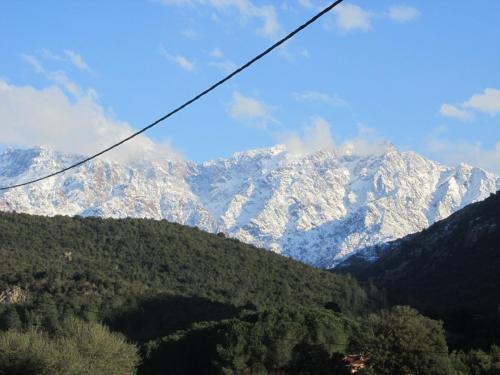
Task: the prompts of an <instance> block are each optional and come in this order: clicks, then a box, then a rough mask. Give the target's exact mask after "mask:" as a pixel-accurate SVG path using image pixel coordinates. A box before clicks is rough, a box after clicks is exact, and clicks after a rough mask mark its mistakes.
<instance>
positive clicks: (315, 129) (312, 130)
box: [282, 116, 335, 154]
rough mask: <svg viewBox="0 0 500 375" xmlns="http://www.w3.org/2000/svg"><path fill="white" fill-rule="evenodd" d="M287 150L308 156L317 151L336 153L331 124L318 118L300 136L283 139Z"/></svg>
mask: <svg viewBox="0 0 500 375" xmlns="http://www.w3.org/2000/svg"><path fill="white" fill-rule="evenodd" d="M282 141H283V143H284V144H285V146H286V148H287V150H288V151H289V152H291V153H292V154H308V153H313V152H317V151H334V150H335V142H334V140H333V137H332V134H331V131H330V124H329V123H328V122H327V121H326V120H325V119H324V118H322V117H319V116H318V117H316V118H314V119H313V120H312V123H311V124H309V125H307V126H306V127H305V129H304V131H303V134H302V135H301V136H300V135H298V134H297V133H292V134H289V135H287V136H285V137H284V138H283V139H282Z"/></svg>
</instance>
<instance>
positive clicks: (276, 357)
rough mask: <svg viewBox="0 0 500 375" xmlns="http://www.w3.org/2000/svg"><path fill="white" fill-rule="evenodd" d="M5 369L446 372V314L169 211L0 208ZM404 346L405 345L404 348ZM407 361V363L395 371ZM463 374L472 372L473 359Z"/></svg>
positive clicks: (463, 361)
mask: <svg viewBox="0 0 500 375" xmlns="http://www.w3.org/2000/svg"><path fill="white" fill-rule="evenodd" d="M0 256H1V259H2V262H0V373H2V374H3V373H5V374H11V375H18V374H19V375H35V374H47V375H59V374H65V375H81V374H88V373H92V374H96V375H101V374H102V375H108V374H133V373H136V372H137V373H139V374H141V375H142V374H144V375H151V374H153V375H154V374H162V375H165V374H167V375H168V374H172V375H174V374H175V375H189V374H193V373H203V374H214V375H216V374H238V375H240V374H262V375H266V374H268V375H271V374H286V375H292V374H293V375H295V374H296V375H299V374H300V375H306V374H310V375H312V374H314V375H321V374H325V375H326V374H332V373H335V374H344V373H349V370H348V369H347V367H346V364H345V361H344V359H343V358H344V355H346V354H350V353H351V354H352V353H354V355H355V354H356V353H366V354H368V356H369V357H370V358H371V359H370V366H371V368H369V369H368V370H366V371H365V373H366V374H384V375H394V374H399V373H401V374H403V373H408V372H411V373H415V374H429V373H433V374H436V375H441V374H442V375H451V374H455V375H456V374H457V373H456V372H453V371H452V370H453V369H452V367H453V368H456V367H457V366H458V367H460V368H466V369H468V368H472V367H471V366H473V364H474V363H475V361H476V357H477V356H481V358H487V359H488V361H489V362H488V364H487V365H484V366H483V368H484V371H482V372H477V374H480V375H483V374H489V373H487V372H485V371H490V369H491V368H493V367H494V366H497V364H498V363H497V362H499V361H497V360H496V359H495V358H496V357H495V356H496V353H497V349H494V350H493V349H492V351H491V353H485V352H477V355H476V354H475V353H476V352H474V353H472V354H469V353H458V354H456V355H454V356H448V348H447V344H446V341H445V335H444V331H443V328H442V326H441V324H440V323H439V322H436V321H433V320H431V319H428V318H426V317H423V316H421V315H420V314H419V313H418V312H417V311H416V310H413V309H410V308H408V307H394V308H392V309H390V310H382V311H380V308H381V307H384V306H385V303H384V294H383V293H382V292H380V291H379V290H378V289H377V288H375V287H374V286H370V284H367V285H361V284H359V283H358V282H357V281H356V280H355V279H354V278H352V277H350V276H345V275H337V274H333V273H331V272H326V271H323V270H318V269H315V268H312V267H309V266H306V265H304V264H302V263H299V262H296V261H293V260H291V259H288V258H285V257H282V256H280V255H277V254H274V253H272V252H268V251H265V250H262V249H257V248H255V247H253V246H249V245H246V244H243V243H241V242H239V241H237V240H233V239H227V238H224V236H222V235H220V236H219V235H211V234H208V233H205V232H202V231H200V230H197V229H195V228H189V227H185V226H181V225H177V224H172V223H168V222H166V221H154V220H142V219H124V220H112V219H98V218H80V217H76V218H70V217H61V216H58V217H53V218H47V217H39V216H30V215H22V214H15V213H0ZM402 353H404V355H403V354H402ZM398 371H404V372H398ZM464 374H469V373H468V372H465V373H464Z"/></svg>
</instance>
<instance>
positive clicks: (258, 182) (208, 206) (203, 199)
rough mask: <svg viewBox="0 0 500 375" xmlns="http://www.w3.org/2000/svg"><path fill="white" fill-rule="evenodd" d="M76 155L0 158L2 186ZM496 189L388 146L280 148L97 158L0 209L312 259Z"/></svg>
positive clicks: (330, 256)
mask: <svg viewBox="0 0 500 375" xmlns="http://www.w3.org/2000/svg"><path fill="white" fill-rule="evenodd" d="M81 158H82V156H81V155H73V154H66V153H61V152H58V151H54V150H50V149H47V148H33V149H26V150H19V149H8V150H6V151H4V152H3V153H2V154H0V185H1V186H5V185H10V184H14V183H18V182H23V181H26V180H28V179H32V178H36V177H39V176H42V175H44V174H47V173H51V172H54V171H56V170H58V169H60V168H62V167H65V166H68V165H69V164H72V163H74V162H77V161H79V160H81ZM498 189H500V178H499V177H497V176H496V175H494V174H492V173H489V172H486V171H484V170H482V169H480V168H475V167H471V166H468V165H465V164H461V165H459V166H457V167H450V166H445V165H442V164H440V163H437V162H434V161H431V160H428V159H426V158H424V157H422V156H419V155H418V154H416V153H414V152H401V151H399V150H397V149H396V148H394V147H387V148H386V149H385V150H384V152H380V153H376V154H371V155H356V154H353V153H348V152H347V153H346V152H344V153H342V154H340V153H338V152H335V151H333V150H332V151H318V152H314V153H307V154H305V153H304V154H296V153H292V152H288V151H287V149H286V147H285V146H281V145H279V146H275V147H272V148H268V149H260V150H252V151H247V152H242V153H236V154H234V155H233V156H231V157H230V158H227V159H219V160H214V161H207V162H204V163H199V164H197V163H194V162H191V161H185V160H169V161H168V160H143V161H140V162H133V163H130V164H119V163H116V162H112V161H107V160H100V159H97V160H93V161H91V162H89V163H87V164H85V165H83V166H81V167H79V168H78V169H76V170H74V171H72V172H68V173H66V174H62V175H59V176H57V177H54V178H51V179H48V180H44V181H42V182H40V183H37V184H34V185H30V186H26V187H23V188H18V189H13V190H9V191H5V192H1V193H0V210H3V211H16V212H24V213H30V214H40V215H49V216H54V215H70V216H74V215H80V216H101V217H113V218H123V217H134V218H154V219H166V220H168V221H172V222H177V223H180V224H186V225H190V226H196V227H199V228H200V229H203V230H206V231H209V232H212V233H218V232H223V233H225V234H226V235H227V236H231V237H235V238H238V239H240V240H242V241H244V242H247V243H251V244H254V245H256V246H259V247H264V248H267V249H269V250H272V251H275V252H277V253H281V254H283V255H286V256H290V257H292V258H294V259H297V260H301V261H303V262H306V263H308V264H312V265H314V266H318V267H323V268H331V267H335V266H336V265H337V264H339V263H340V262H341V261H343V260H344V259H346V257H348V256H350V255H352V254H354V253H356V252H358V251H361V250H363V249H366V248H370V247H372V246H374V245H378V244H383V243H386V242H388V241H391V240H395V239H397V238H401V237H403V236H405V235H408V234H410V233H414V232H418V231H420V230H422V229H424V228H427V227H428V226H429V225H431V224H433V223H434V222H436V221H438V220H441V219H444V218H446V217H448V216H449V215H451V214H452V213H454V212H455V211H457V210H459V209H461V208H463V207H465V206H466V205H468V204H470V203H473V202H477V201H480V200H483V199H484V198H486V197H487V196H488V195H489V194H490V193H492V192H495V191H497V190H498Z"/></svg>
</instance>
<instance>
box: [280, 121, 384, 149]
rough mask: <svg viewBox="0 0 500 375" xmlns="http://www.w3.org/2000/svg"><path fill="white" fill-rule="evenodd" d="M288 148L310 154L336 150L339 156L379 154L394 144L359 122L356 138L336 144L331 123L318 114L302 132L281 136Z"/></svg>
mask: <svg viewBox="0 0 500 375" xmlns="http://www.w3.org/2000/svg"><path fill="white" fill-rule="evenodd" d="M280 141H281V142H282V143H284V144H285V146H286V148H287V150H288V151H289V152H291V153H294V154H308V153H314V152H318V151H330V152H335V153H336V154H337V155H338V156H344V155H356V156H368V155H379V154H382V153H385V152H387V151H389V150H390V149H392V148H393V146H392V145H391V144H390V143H389V142H387V141H385V140H383V139H381V138H379V137H378V136H377V134H376V132H375V130H374V129H371V128H368V127H366V126H364V125H362V124H358V134H357V136H356V137H355V138H351V139H347V140H345V141H344V142H343V143H342V144H340V145H336V142H335V140H334V138H333V136H332V133H331V125H330V124H329V123H328V121H326V120H325V119H324V118H322V117H320V116H317V117H315V118H313V119H312V121H311V123H310V124H308V125H307V126H306V127H305V128H304V129H303V131H302V134H300V135H299V134H297V133H291V134H285V135H284V136H282V137H281V138H280Z"/></svg>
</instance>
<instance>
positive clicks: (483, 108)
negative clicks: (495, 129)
mask: <svg viewBox="0 0 500 375" xmlns="http://www.w3.org/2000/svg"><path fill="white" fill-rule="evenodd" d="M464 107H465V108H470V109H474V110H476V111H479V112H484V113H488V114H489V115H491V116H495V115H496V114H497V113H499V112H500V90H497V89H491V88H488V89H485V90H484V92H483V93H482V94H475V95H473V96H472V97H471V98H470V99H469V100H467V101H466V102H465V103H464Z"/></svg>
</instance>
